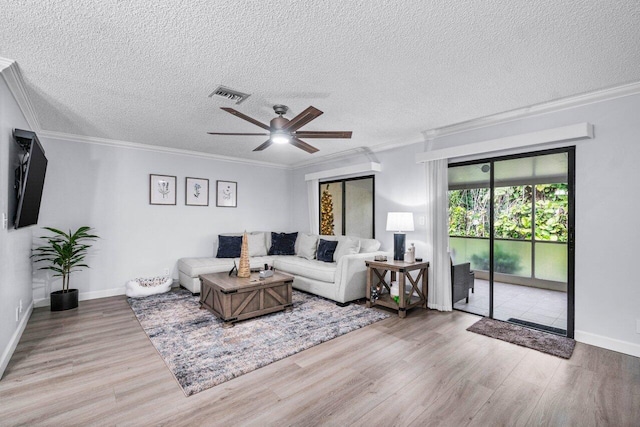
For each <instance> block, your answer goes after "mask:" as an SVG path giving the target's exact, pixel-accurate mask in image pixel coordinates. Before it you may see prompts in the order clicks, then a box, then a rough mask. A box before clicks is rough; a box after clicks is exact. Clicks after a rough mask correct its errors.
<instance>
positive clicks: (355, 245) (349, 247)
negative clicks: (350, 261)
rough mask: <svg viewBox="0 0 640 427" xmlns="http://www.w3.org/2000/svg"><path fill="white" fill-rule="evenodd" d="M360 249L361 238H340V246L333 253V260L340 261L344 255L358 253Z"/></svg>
mask: <svg viewBox="0 0 640 427" xmlns="http://www.w3.org/2000/svg"><path fill="white" fill-rule="evenodd" d="M359 251H360V239H354V238H351V237H346V238H343V239H338V246H337V247H336V251H335V252H334V253H333V260H334V261H336V262H337V261H338V260H339V259H340V258H342V257H343V256H344V255H351V254H357V253H358V252H359Z"/></svg>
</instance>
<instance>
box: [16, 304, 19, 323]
mask: <svg viewBox="0 0 640 427" xmlns="http://www.w3.org/2000/svg"><path fill="white" fill-rule="evenodd" d="M19 321H20V313H19V312H18V307H16V322H19Z"/></svg>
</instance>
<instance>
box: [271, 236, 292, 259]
mask: <svg viewBox="0 0 640 427" xmlns="http://www.w3.org/2000/svg"><path fill="white" fill-rule="evenodd" d="M297 238H298V233H297V232H295V233H273V232H272V233H271V248H269V255H295V254H296V239H297Z"/></svg>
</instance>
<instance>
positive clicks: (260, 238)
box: [247, 232, 267, 256]
mask: <svg viewBox="0 0 640 427" xmlns="http://www.w3.org/2000/svg"><path fill="white" fill-rule="evenodd" d="M247 242H248V244H249V256H265V255H266V254H267V239H266V238H265V235H264V233H260V232H256V233H251V234H247Z"/></svg>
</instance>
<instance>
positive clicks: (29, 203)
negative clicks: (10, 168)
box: [13, 129, 47, 228]
mask: <svg viewBox="0 0 640 427" xmlns="http://www.w3.org/2000/svg"><path fill="white" fill-rule="evenodd" d="M13 138H14V139H15V141H16V143H17V144H18V145H19V146H20V147H21V149H22V152H21V154H20V165H19V166H18V168H17V169H16V171H15V182H16V183H15V187H16V192H17V201H18V204H17V209H16V214H15V218H14V227H15V228H21V227H26V226H28V225H34V224H37V223H38V215H39V214H40V202H41V200H42V190H43V188H44V176H45V173H46V172H47V158H46V157H45V155H44V149H43V148H42V145H41V144H40V141H39V140H38V136H37V135H36V134H35V133H34V132H31V131H27V130H21V129H14V131H13Z"/></svg>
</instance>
